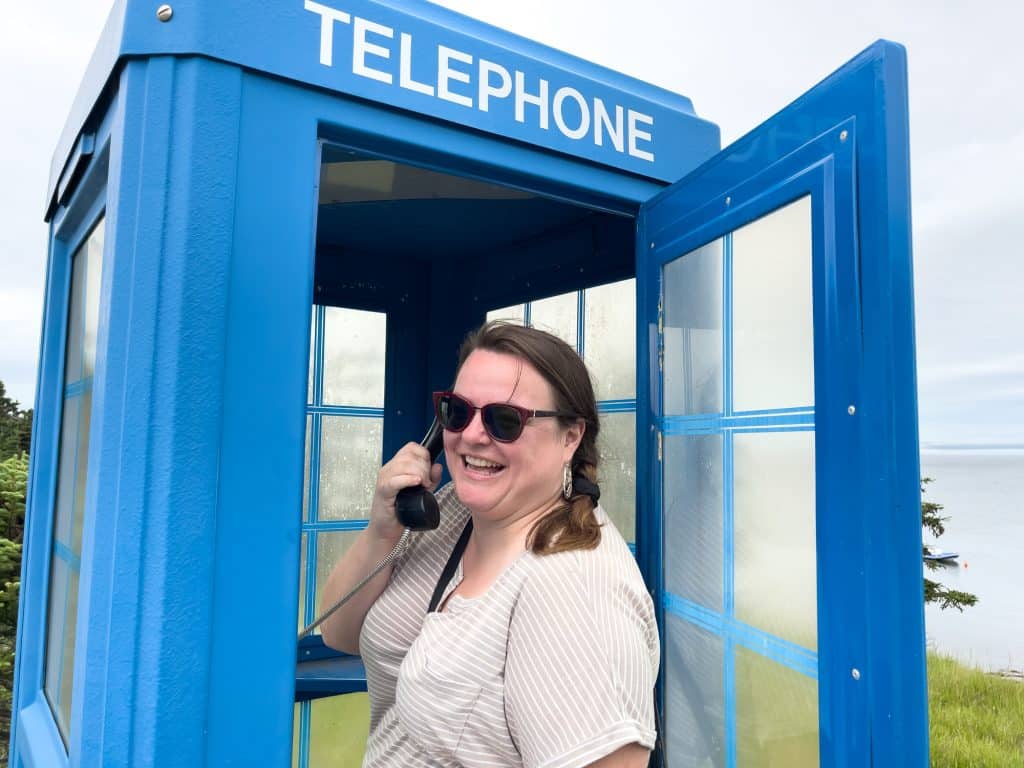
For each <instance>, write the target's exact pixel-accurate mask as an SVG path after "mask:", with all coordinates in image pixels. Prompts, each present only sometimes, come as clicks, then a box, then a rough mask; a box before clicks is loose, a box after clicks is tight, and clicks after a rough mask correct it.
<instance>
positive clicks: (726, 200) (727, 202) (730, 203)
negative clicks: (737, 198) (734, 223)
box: [725, 197, 732, 205]
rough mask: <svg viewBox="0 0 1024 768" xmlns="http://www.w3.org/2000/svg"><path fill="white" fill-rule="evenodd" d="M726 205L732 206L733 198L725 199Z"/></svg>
mask: <svg viewBox="0 0 1024 768" xmlns="http://www.w3.org/2000/svg"><path fill="white" fill-rule="evenodd" d="M725 204H726V205H732V198H731V197H727V198H725Z"/></svg>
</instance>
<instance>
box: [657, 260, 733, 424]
mask: <svg viewBox="0 0 1024 768" xmlns="http://www.w3.org/2000/svg"><path fill="white" fill-rule="evenodd" d="M662 276H663V278H664V283H663V289H662V290H663V301H664V315H665V318H664V324H665V333H664V337H663V338H664V343H665V356H664V361H663V365H664V395H663V396H664V409H665V410H664V412H665V414H666V415H668V416H677V415H688V414H697V413H720V412H721V411H722V241H721V240H715V241H714V242H711V243H708V244H707V245H705V246H702V247H700V248H698V249H697V250H695V251H691V252H690V253H688V254H686V255H685V256H682V257H681V258H678V259H675V260H674V261H671V262H669V263H668V264H666V265H665V267H664V270H663V275H662Z"/></svg>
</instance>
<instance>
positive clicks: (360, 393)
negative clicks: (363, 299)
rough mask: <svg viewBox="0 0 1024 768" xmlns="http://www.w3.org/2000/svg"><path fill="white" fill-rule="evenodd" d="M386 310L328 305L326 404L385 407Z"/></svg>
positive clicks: (326, 318) (325, 341) (325, 370)
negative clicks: (376, 310)
mask: <svg viewBox="0 0 1024 768" xmlns="http://www.w3.org/2000/svg"><path fill="white" fill-rule="evenodd" d="M386 317H387V316H386V315H385V314H384V313H383V312H363V311H361V310H358V309H348V308H345V307H326V308H325V312H324V374H323V376H324V379H323V387H324V396H323V402H324V405H359V406H369V407H372V408H382V407H383V406H384V346H385V336H386V331H387V319H386Z"/></svg>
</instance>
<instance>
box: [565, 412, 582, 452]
mask: <svg viewBox="0 0 1024 768" xmlns="http://www.w3.org/2000/svg"><path fill="white" fill-rule="evenodd" d="M586 431H587V422H585V421H584V420H583V419H576V421H574V422H573V423H572V424H570V425H569V427H568V428H567V429H566V430H565V447H566V451H567V453H568V458H567V459H566V461H568V460H569V459H571V458H572V457H573V455H574V454H575V453H576V449H577V448H579V445H580V440H582V439H583V435H584V433H585V432H586Z"/></svg>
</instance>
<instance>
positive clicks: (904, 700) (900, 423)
mask: <svg viewBox="0 0 1024 768" xmlns="http://www.w3.org/2000/svg"><path fill="white" fill-rule="evenodd" d="M637 264H638V281H639V285H638V295H639V304H638V341H639V343H638V345H637V349H638V355H639V359H638V364H639V370H640V382H641V386H639V387H638V390H639V391H638V399H639V402H638V419H639V423H640V425H641V426H640V427H639V430H640V432H639V435H640V437H641V440H638V456H637V459H638V462H640V467H639V472H638V476H639V477H641V478H647V485H646V487H644V488H642V490H641V492H640V494H641V499H640V500H641V504H643V505H644V508H645V509H653V510H655V511H654V513H653V514H647V513H644V514H641V515H640V516H639V519H640V523H641V525H643V526H644V527H643V529H642V530H641V531H640V532H639V534H638V545H639V554H640V557H641V560H642V562H641V564H642V566H643V567H644V568H645V571H646V576H647V577H648V579H649V583H650V584H651V585H652V586H653V587H654V589H655V592H656V594H655V598H656V604H657V606H658V610H659V617H660V621H661V629H662V642H663V664H662V678H661V683H660V686H659V696H660V701H661V704H662V708H663V709H662V711H663V715H664V718H663V733H664V735H665V752H666V764H667V765H669V766H722V767H723V768H732V767H733V766H739V767H740V768H746V767H747V766H776V765H785V766H788V767H791V768H801V767H802V766H818V765H822V766H855V765H856V766H861V765H865V766H866V765H875V766H877V765H890V764H891V765H897V764H898V765H901V766H925V765H927V761H928V757H927V755H928V739H927V696H926V685H925V657H924V626H923V603H922V581H921V529H920V522H921V521H920V495H919V485H918V479H919V475H918V446H917V405H916V386H915V378H914V377H915V373H914V343H913V301H912V300H913V296H912V276H911V259H910V203H909V163H908V127H907V103H906V56H905V52H904V51H903V49H902V48H901V47H900V46H897V45H894V44H891V43H886V42H879V43H876V44H874V45H873V46H871V47H870V48H869V49H867V50H866V51H865V52H864V53H862V54H861V55H859V56H858V57H857V58H855V59H854V60H853V61H851V62H850V63H849V64H847V65H846V66H844V67H843V68H842V69H840V70H839V71H838V72H836V73H835V74H833V75H832V76H830V77H829V78H828V79H826V80H825V81H824V82H822V83H821V84H820V85H818V86H817V87H815V88H814V89H813V90H811V91H810V92H809V93H807V94H806V95H804V96H803V97H801V98H800V99H799V100H797V101H796V102H794V103H793V104H792V105H791V106H789V107H788V108H786V109H785V110H783V111H782V112H781V113H779V114H778V115H776V116H775V117H773V118H771V119H770V120H769V121H767V122H766V123H764V124H763V125H761V126H760V127H758V128H757V129H756V130H754V131H753V132H751V133H750V134H748V135H747V136H745V137H744V138H742V139H740V140H739V141H737V142H736V143H735V144H733V145H732V146H730V147H728V148H727V149H725V150H724V151H722V152H721V153H719V154H718V155H716V156H715V157H714V158H712V159H711V160H710V161H708V162H707V163H705V164H704V165H703V166H701V167H700V168H698V169H697V170H696V171H695V172H693V173H692V174H690V175H689V176H687V177H686V178H684V179H683V180H681V181H679V182H678V183H676V184H674V185H673V186H671V187H669V188H668V189H666V190H665V191H663V192H662V193H660V194H659V195H658V196H657V197H655V198H654V199H652V200H651V201H649V202H648V203H646V204H645V205H644V206H643V208H642V209H641V214H640V221H639V228H638V261H637ZM645 376H648V377H649V381H648V382H644V377H645ZM645 384H646V386H644V385H645ZM645 417H646V419H647V423H646V426H645V425H644V422H643V419H644V418H645ZM645 429H646V431H647V434H646V435H645V434H644V430H645Z"/></svg>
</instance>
